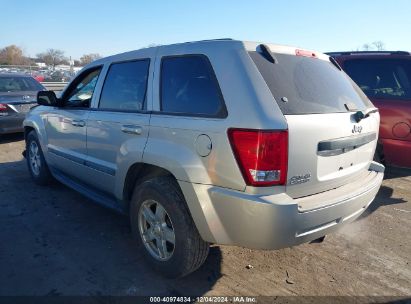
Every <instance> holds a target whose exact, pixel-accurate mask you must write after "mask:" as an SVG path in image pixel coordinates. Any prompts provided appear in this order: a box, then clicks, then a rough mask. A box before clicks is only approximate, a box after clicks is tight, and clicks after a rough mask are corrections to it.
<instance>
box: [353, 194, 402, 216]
mask: <svg viewBox="0 0 411 304" xmlns="http://www.w3.org/2000/svg"><path fill="white" fill-rule="evenodd" d="M393 192H394V190H393V189H392V188H390V187H387V186H381V188H380V190H379V191H378V193H377V196H376V197H375V199H374V201H373V202H372V203H371V205H370V206H369V207H368V208H367V210H365V211H364V213H363V214H362V215H361V216H360V217H359V219H361V218H365V217H367V216H369V215H370V214H371V213H373V212H374V211H376V210H377V209H378V208H380V207H382V206H389V205H395V204H402V203H406V202H407V201H406V200H404V199H403V198H394V197H392V194H393Z"/></svg>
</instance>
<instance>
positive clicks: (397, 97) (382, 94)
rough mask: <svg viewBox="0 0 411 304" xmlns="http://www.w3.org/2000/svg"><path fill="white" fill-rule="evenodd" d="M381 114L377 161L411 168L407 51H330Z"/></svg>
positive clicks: (410, 72)
mask: <svg viewBox="0 0 411 304" xmlns="http://www.w3.org/2000/svg"><path fill="white" fill-rule="evenodd" d="M328 55H330V56H332V57H334V58H335V59H336V60H337V62H338V63H339V64H340V65H341V67H342V68H343V69H344V70H345V72H346V73H347V74H348V75H349V76H350V77H351V78H352V79H353V80H354V81H355V82H356V83H357V84H358V86H359V87H360V88H361V89H362V90H363V91H364V93H365V94H366V95H367V96H368V98H369V99H370V100H371V101H372V103H373V104H374V105H375V106H376V107H377V108H378V109H379V111H380V115H381V125H380V136H379V141H378V143H379V145H378V148H377V153H376V158H377V160H379V161H383V162H385V163H386V164H388V165H395V166H400V167H409V168H411V157H410V154H411V54H410V53H408V52H401V51H396V52H388V51H380V52H333V53H328Z"/></svg>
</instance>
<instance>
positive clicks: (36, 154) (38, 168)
mask: <svg viewBox="0 0 411 304" xmlns="http://www.w3.org/2000/svg"><path fill="white" fill-rule="evenodd" d="M26 161H27V166H28V169H29V172H30V175H31V177H32V178H33V180H34V182H35V183H37V184H39V185H47V184H48V183H50V181H51V180H52V176H51V174H50V171H49V169H48V167H47V163H46V160H45V159H44V155H43V151H42V150H41V146H40V143H39V140H38V138H37V134H36V132H35V131H31V132H30V133H29V134H28V135H27V138H26Z"/></svg>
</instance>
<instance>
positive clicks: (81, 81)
mask: <svg viewBox="0 0 411 304" xmlns="http://www.w3.org/2000/svg"><path fill="white" fill-rule="evenodd" d="M100 71H101V68H100V67H98V68H92V69H90V70H86V71H84V72H83V73H81V75H79V76H78V77H77V78H76V79H75V80H74V81H73V82H72V83H71V84H70V86H69V87H68V88H67V89H66V90H65V92H64V93H63V95H62V97H61V106H60V107H56V108H54V109H53V110H51V112H50V113H49V114H48V115H47V124H46V132H47V138H48V143H47V149H48V157H49V160H48V161H49V164H50V166H51V167H52V168H56V169H59V170H61V171H62V172H64V173H65V174H66V175H69V176H70V177H72V178H76V179H80V180H81V177H82V176H83V173H84V171H85V160H86V157H87V138H86V123H87V118H88V116H89V114H90V112H89V106H90V103H91V100H92V98H93V93H94V88H95V86H96V83H97V79H98V76H99V74H100Z"/></svg>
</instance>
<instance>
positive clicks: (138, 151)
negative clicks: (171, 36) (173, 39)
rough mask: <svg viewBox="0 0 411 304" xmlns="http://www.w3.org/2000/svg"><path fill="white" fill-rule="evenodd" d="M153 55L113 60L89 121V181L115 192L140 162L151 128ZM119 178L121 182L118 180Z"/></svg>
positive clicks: (97, 186)
mask: <svg viewBox="0 0 411 304" xmlns="http://www.w3.org/2000/svg"><path fill="white" fill-rule="evenodd" d="M150 61H151V58H150V57H144V56H143V57H142V58H140V59H136V60H128V61H121V62H114V63H112V64H111V65H110V66H109V68H108V71H107V74H106V77H105V80H104V85H103V88H102V90H101V94H100V98H99V100H98V101H96V105H95V107H94V108H93V111H91V113H90V116H89V118H88V124H87V150H88V157H87V161H86V164H87V167H88V175H89V178H88V183H89V184H91V185H92V186H94V187H96V188H98V189H100V190H102V191H105V192H107V193H110V194H113V193H115V192H116V189H115V186H116V185H119V184H120V181H121V182H122V181H123V179H124V175H125V174H126V173H127V169H128V168H129V167H130V166H131V165H132V164H133V163H137V162H140V161H141V159H142V156H143V151H144V147H145V144H146V141H147V136H148V132H149V122H150V114H149V113H148V112H147V100H150V96H151V95H149V94H147V92H148V87H149V85H148V84H149V83H150V81H149V78H150V77H149V75H150V74H151V73H149V70H150ZM116 179H119V182H118V183H117V182H116Z"/></svg>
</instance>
